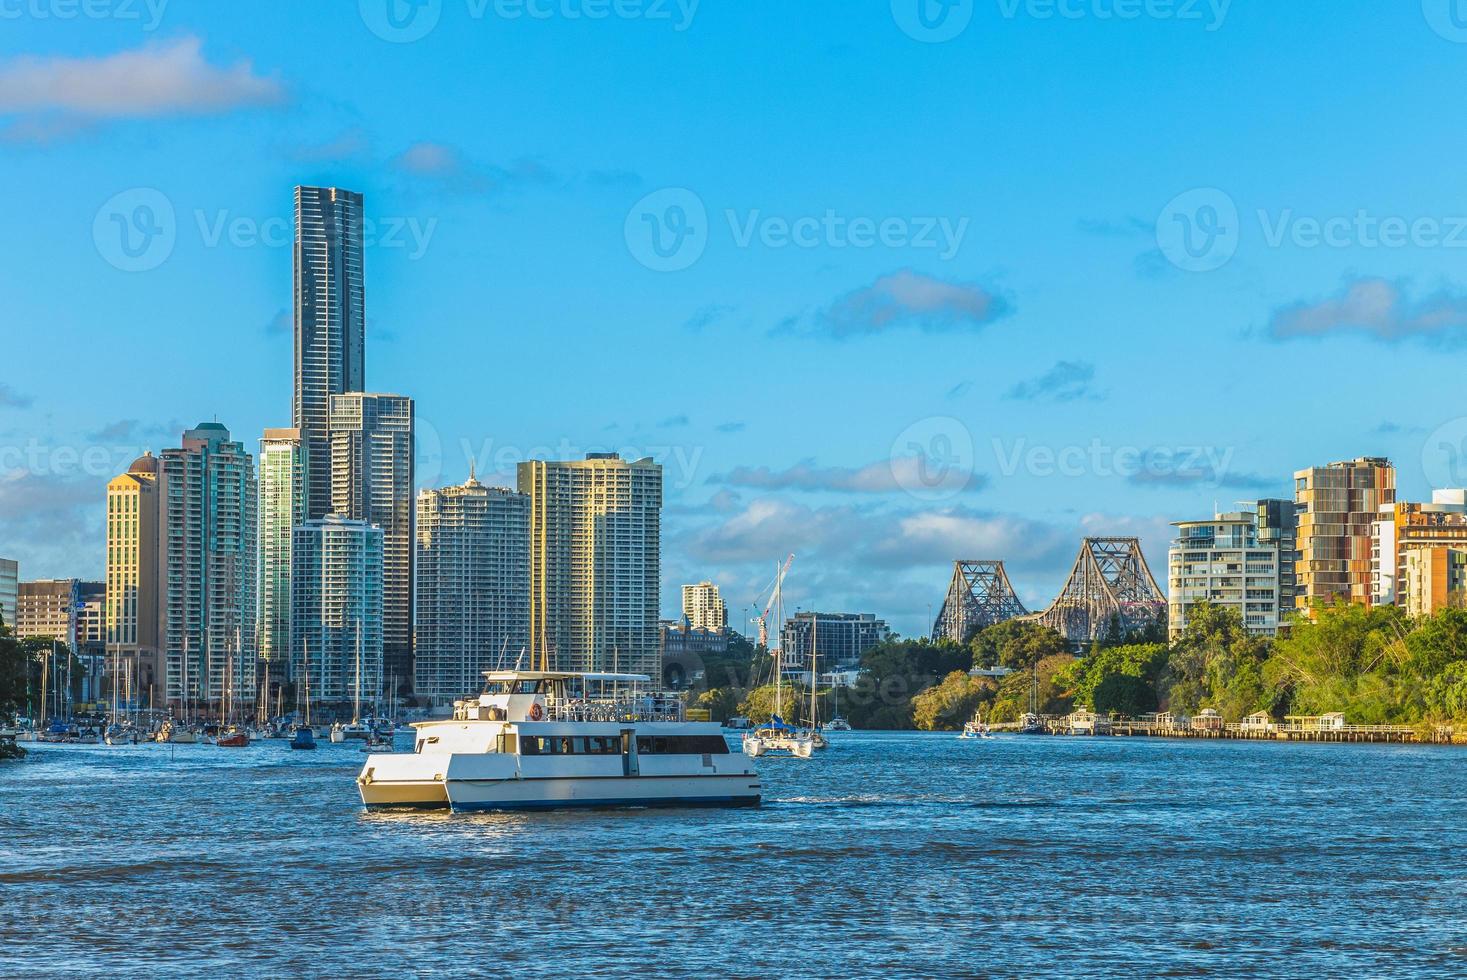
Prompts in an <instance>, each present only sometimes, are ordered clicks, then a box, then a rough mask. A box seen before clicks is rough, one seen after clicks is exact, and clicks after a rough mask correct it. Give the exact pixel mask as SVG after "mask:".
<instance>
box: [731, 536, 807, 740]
mask: <svg viewBox="0 0 1467 980" xmlns="http://www.w3.org/2000/svg"><path fill="white" fill-rule="evenodd" d="M790 557H791V558H793V557H794V556H793V555H791V556H790ZM788 570H789V562H788V561H786V562H785V564H784V566H783V568H781V569H780V570H779V571H778V573H777V574H776V575H775V578H774V593H773V595H772V597H771V604H772V605H773V606H774V607H775V609H776V614H775V621H776V622H779V623H782V622H784V574H785V572H786V571H788ZM767 611H768V610H766V612H767ZM760 622H761V625H762V623H763V617H760ZM773 657H774V712H773V713H772V714H771V716H770V719H769V721H768V722H767V723H765V724H763V725H760V726H759V727H758V728H756V729H754V730H753V731H751V732H745V733H744V737H743V748H744V754H745V755H748V756H749V757H751V758H758V757H759V756H763V755H770V754H788V755H791V756H794V757H795V758H797V759H808V758H810V756H811V755H812V754H813V753H814V751H815V737H814V734H815V733H814V729H813V728H811V729H801V728H799V727H798V726H795V725H791V724H789V723H788V722H786V721H785V720H784V718H783V717H782V715H783V713H784V643H783V642H781V643H780V646H779V648H778V649H776V650H775V651H774V653H773ZM813 688H814V685H813V684H812V685H811V689H812V690H811V697H812V701H811V705H812V710H813V705H814V701H813V697H814V690H813ZM796 710H798V708H796ZM812 721H813V719H812Z"/></svg>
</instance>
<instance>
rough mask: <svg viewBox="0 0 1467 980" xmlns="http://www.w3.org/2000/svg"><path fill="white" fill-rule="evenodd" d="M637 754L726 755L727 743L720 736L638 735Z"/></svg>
mask: <svg viewBox="0 0 1467 980" xmlns="http://www.w3.org/2000/svg"><path fill="white" fill-rule="evenodd" d="M637 752H638V754H647V755H728V742H727V741H725V740H724V737H723V736H722V735H669V736H667V737H662V736H658V737H652V736H647V735H639V736H638V737H637Z"/></svg>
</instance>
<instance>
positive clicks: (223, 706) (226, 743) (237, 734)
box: [214, 627, 250, 749]
mask: <svg viewBox="0 0 1467 980" xmlns="http://www.w3.org/2000/svg"><path fill="white" fill-rule="evenodd" d="M234 647H235V651H236V653H237V654H239V655H240V656H243V651H242V650H241V649H240V636H239V629H238V627H236V628H235V631H234ZM241 666H243V660H241ZM241 673H243V671H241ZM233 693H234V658H232V657H231V658H228V659H227V660H226V661H225V663H224V692H223V700H222V701H221V703H220V712H219V713H220V716H221V718H222V719H223V720H225V721H228V720H229V719H231V718H232V717H233V715H234V698H233ZM214 744H216V745H218V746H219V747H220V748H222V749H243V748H248V747H249V744H250V733H249V732H248V731H246V730H245V729H244V727H243V726H241V725H235V724H232V723H231V724H230V726H229V728H228V729H227V730H226V731H224V732H221V733H220V735H219V740H218V741H217V742H215V743H214Z"/></svg>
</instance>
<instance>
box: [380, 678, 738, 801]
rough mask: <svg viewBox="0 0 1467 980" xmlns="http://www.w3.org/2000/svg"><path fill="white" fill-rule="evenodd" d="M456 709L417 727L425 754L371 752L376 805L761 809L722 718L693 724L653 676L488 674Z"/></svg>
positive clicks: (416, 748)
mask: <svg viewBox="0 0 1467 980" xmlns="http://www.w3.org/2000/svg"><path fill="white" fill-rule="evenodd" d="M484 676H485V678H486V681H487V683H486V685H485V691H484V693H483V694H481V695H480V696H479V697H478V698H477V699H475V700H471V701H459V702H456V703H455V704H454V712H453V717H452V718H451V719H444V720H441V721H424V722H418V723H416V724H414V725H413V732H414V737H413V751H412V753H411V754H408V753H397V754H392V755H370V756H368V757H367V761H366V763H365V764H364V765H363V766H362V771H361V774H360V775H359V776H357V788H358V790H359V791H360V792H361V796H362V803H363V804H365V805H366V806H368V807H423V808H448V809H452V810H455V811H473V810H514V809H551V808H558V807H587V806H593V807H609V806H757V805H758V804H759V799H760V786H759V775H758V773H756V772H755V771H754V770H753V768H751V767H750V766H749V764H748V763H747V762H745V761H744V759H743V757H742V756H741V755H737V754H734V753H731V752H730V751H729V748H728V742H727V741H726V740H725V739H724V737H723V735H722V734H721V732H720V730H719V726H718V725H717V724H716V723H713V722H690V721H687V720H686V719H685V717H684V713H683V702H682V700H681V699H679V698H673V697H664V696H660V695H654V694H650V693H647V685H648V684H649V683H650V680H651V679H650V678H648V677H647V676H646V675H643V674H604V673H568V672H557V671H521V670H509V671H487V672H486V673H485V675H484Z"/></svg>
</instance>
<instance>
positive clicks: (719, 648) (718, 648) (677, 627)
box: [658, 616, 732, 663]
mask: <svg viewBox="0 0 1467 980" xmlns="http://www.w3.org/2000/svg"><path fill="white" fill-rule="evenodd" d="M658 629H659V630H660V632H661V635H662V659H663V663H666V662H667V660H668V659H669V658H671V657H683V656H688V655H696V656H702V655H703V654H705V653H715V654H716V653H727V652H728V644H729V640H730V639H732V634H730V633H729V631H728V630H726V629H721V630H714V629H702V628H699V627H697V626H694V625H693V624H692V623H691V622H689V621H688V617H687V616H681V617H679V618H678V619H677V620H675V621H664V622H662V623H660V624H659V626H658Z"/></svg>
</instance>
